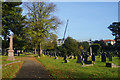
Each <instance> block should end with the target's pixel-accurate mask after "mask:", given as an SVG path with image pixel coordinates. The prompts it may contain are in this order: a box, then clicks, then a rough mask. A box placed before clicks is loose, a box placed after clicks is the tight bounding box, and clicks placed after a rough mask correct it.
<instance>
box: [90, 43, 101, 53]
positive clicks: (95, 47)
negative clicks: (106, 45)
mask: <svg viewBox="0 0 120 80" xmlns="http://www.w3.org/2000/svg"><path fill="white" fill-rule="evenodd" d="M91 47H92V53H95V54H96V55H98V54H99V53H100V51H101V46H100V44H98V43H93V44H92V45H91Z"/></svg>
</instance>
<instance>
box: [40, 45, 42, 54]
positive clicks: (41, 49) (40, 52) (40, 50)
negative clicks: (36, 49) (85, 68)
mask: <svg viewBox="0 0 120 80" xmlns="http://www.w3.org/2000/svg"><path fill="white" fill-rule="evenodd" d="M41 54H42V47H41V43H40V55H41Z"/></svg>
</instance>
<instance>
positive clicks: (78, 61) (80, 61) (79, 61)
mask: <svg viewBox="0 0 120 80" xmlns="http://www.w3.org/2000/svg"><path fill="white" fill-rule="evenodd" d="M77 63H81V64H82V65H83V63H82V59H81V56H80V55H78V56H77Z"/></svg>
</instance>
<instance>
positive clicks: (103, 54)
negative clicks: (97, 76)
mask: <svg viewBox="0 0 120 80" xmlns="http://www.w3.org/2000/svg"><path fill="white" fill-rule="evenodd" d="M101 61H102V62H106V55H105V53H104V52H103V53H102V56H101Z"/></svg>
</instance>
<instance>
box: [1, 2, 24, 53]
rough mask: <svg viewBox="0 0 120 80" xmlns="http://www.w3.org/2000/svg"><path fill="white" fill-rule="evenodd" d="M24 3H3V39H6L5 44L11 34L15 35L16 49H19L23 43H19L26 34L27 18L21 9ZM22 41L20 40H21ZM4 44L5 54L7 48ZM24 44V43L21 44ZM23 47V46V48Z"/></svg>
mask: <svg viewBox="0 0 120 80" xmlns="http://www.w3.org/2000/svg"><path fill="white" fill-rule="evenodd" d="M21 4H22V2H2V37H3V38H4V42H5V43H6V42H7V39H8V38H9V35H10V32H13V33H14V41H13V44H16V45H14V47H16V48H18V47H19V46H20V45H19V44H18V43H21V42H19V41H21V40H23V39H21V38H22V35H23V33H24V31H23V28H24V25H25V24H24V22H25V16H22V15H21V13H22V8H21V7H19V5H21ZM19 39H20V40H19ZM5 43H4V44H3V53H4V49H5V48H7V46H6V45H5ZM21 44H22V43H21ZM21 47H22V46H21Z"/></svg>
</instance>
